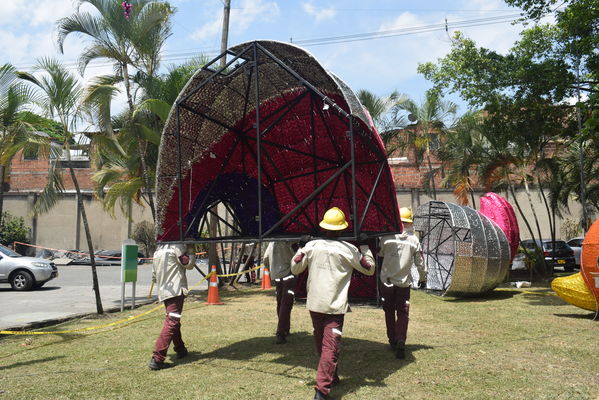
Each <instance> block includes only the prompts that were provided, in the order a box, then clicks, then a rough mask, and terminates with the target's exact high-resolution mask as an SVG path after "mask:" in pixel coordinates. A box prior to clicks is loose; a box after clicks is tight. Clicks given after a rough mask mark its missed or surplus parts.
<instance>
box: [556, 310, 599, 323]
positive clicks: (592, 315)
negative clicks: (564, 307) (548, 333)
mask: <svg viewBox="0 0 599 400" xmlns="http://www.w3.org/2000/svg"><path fill="white" fill-rule="evenodd" d="M553 315H555V316H556V317H564V318H574V319H590V320H593V318H595V316H596V315H597V314H596V313H594V312H590V313H589V314H553ZM597 323H599V318H598V319H597Z"/></svg>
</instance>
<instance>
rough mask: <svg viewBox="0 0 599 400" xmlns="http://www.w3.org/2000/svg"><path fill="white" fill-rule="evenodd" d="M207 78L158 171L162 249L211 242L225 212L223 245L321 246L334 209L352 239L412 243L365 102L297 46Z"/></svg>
mask: <svg viewBox="0 0 599 400" xmlns="http://www.w3.org/2000/svg"><path fill="white" fill-rule="evenodd" d="M225 55H226V56H227V57H228V62H227V65H226V67H225V68H219V67H217V66H216V65H217V64H218V62H219V60H220V58H221V57H222V56H224V55H221V57H217V58H216V59H214V60H213V61H212V62H211V63H209V64H207V65H206V66H204V67H203V68H202V69H200V70H198V71H197V72H196V73H195V75H194V76H193V78H192V79H191V80H190V81H189V82H188V84H187V85H186V87H185V88H184V89H183V91H182V92H181V93H180V95H179V97H178V99H177V101H176V103H175V105H174V106H173V108H172V110H171V113H170V116H169V119H168V121H167V123H166V126H165V129H164V132H163V135H162V140H161V144H160V151H159V162H158V170H157V184H156V190H157V203H158V206H157V214H158V215H157V239H158V240H159V241H161V242H169V241H182V240H195V241H202V240H203V238H202V237H201V236H202V232H203V231H205V229H206V224H207V222H206V221H207V216H208V215H210V210H211V209H212V208H213V207H214V206H215V205H217V204H221V205H222V206H223V207H225V208H226V210H228V212H229V215H230V216H231V219H230V220H226V219H222V218H221V222H222V223H223V224H226V225H227V226H228V227H229V228H230V232H229V234H228V235H227V236H226V237H224V236H223V235H220V236H221V237H216V238H215V237H213V238H212V239H211V240H217V239H218V240H228V241H235V240H240V241H256V240H258V241H261V240H263V239H267V238H269V239H270V238H282V237H284V238H291V237H296V238H297V237H299V236H301V235H303V234H317V233H318V222H319V220H320V218H322V215H323V214H324V212H325V211H326V210H327V209H328V208H330V207H333V206H336V207H339V208H341V209H342V210H343V211H344V212H345V214H346V215H347V216H348V219H349V223H350V226H349V228H348V229H347V231H346V233H345V235H346V238H354V239H355V238H357V237H358V235H359V234H360V233H362V232H366V233H368V234H369V236H377V235H379V234H384V233H390V232H400V231H401V222H400V221H399V217H398V215H399V212H398V206H397V201H396V197H395V189H394V185H393V180H392V176H391V171H390V168H389V165H388V164H387V159H386V153H385V149H384V146H383V143H382V141H381V138H380V136H379V135H378V133H377V132H376V130H375V129H374V126H373V124H372V121H371V120H370V117H369V116H368V114H367V112H366V111H365V109H364V108H363V107H362V105H361V104H360V102H359V101H358V99H357V97H356V95H355V94H354V93H353V92H352V91H351V89H349V87H348V86H347V85H346V84H345V83H344V82H343V81H341V80H340V79H339V78H338V77H336V76H335V75H333V74H332V73H330V72H328V71H326V70H325V69H324V68H323V67H322V66H321V65H320V64H319V63H318V61H317V60H316V59H315V58H314V57H312V56H311V55H310V54H309V53H308V52H306V51H305V50H303V49H301V48H300V47H297V46H295V45H291V44H287V43H281V42H275V41H254V42H248V43H243V44H240V45H237V46H234V47H232V48H230V49H229V50H228V51H227V52H226V53H225Z"/></svg>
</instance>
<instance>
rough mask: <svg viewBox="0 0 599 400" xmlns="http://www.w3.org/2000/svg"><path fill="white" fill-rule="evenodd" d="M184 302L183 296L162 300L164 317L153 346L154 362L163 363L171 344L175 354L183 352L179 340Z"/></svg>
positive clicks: (183, 348)
mask: <svg viewBox="0 0 599 400" xmlns="http://www.w3.org/2000/svg"><path fill="white" fill-rule="evenodd" d="M184 301H185V296H184V295H181V296H177V297H171V298H170V299H166V300H164V307H165V308H166V317H165V318H164V324H163V325H162V331H161V332H160V336H158V339H157V340H156V345H155V346H154V355H153V357H154V360H155V361H156V362H163V361H164V359H165V358H166V352H167V351H168V347H169V346H170V344H171V342H173V345H174V350H175V352H177V353H179V352H181V351H183V350H185V343H183V338H181V313H182V312H183V302H184Z"/></svg>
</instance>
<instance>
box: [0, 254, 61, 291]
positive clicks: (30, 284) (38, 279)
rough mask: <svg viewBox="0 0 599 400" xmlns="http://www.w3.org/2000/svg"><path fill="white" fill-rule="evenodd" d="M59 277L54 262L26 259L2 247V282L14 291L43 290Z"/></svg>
mask: <svg viewBox="0 0 599 400" xmlns="http://www.w3.org/2000/svg"><path fill="white" fill-rule="evenodd" d="M57 276H58V269H57V268H56V265H54V263H53V262H50V261H48V260H46V259H44V258H37V257H25V256H22V255H20V254H19V253H17V252H15V251H12V250H11V249H9V248H8V247H5V246H2V245H0V282H5V283H6V282H8V283H10V285H11V286H12V288H13V289H14V290H31V289H38V288H41V287H42V286H43V285H44V283H46V282H48V281H49V280H51V279H54V278H56V277H57Z"/></svg>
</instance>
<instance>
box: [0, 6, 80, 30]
mask: <svg viewBox="0 0 599 400" xmlns="http://www.w3.org/2000/svg"><path fill="white" fill-rule="evenodd" d="M74 11H75V8H74V6H73V2H72V0H29V1H25V0H2V1H1V2H0V23H1V24H3V25H4V24H6V25H16V26H19V25H21V26H33V27H36V26H40V25H43V24H46V23H52V24H53V23H54V22H56V20H57V19H59V18H62V17H64V16H67V15H70V14H71V13H73V12H74Z"/></svg>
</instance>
